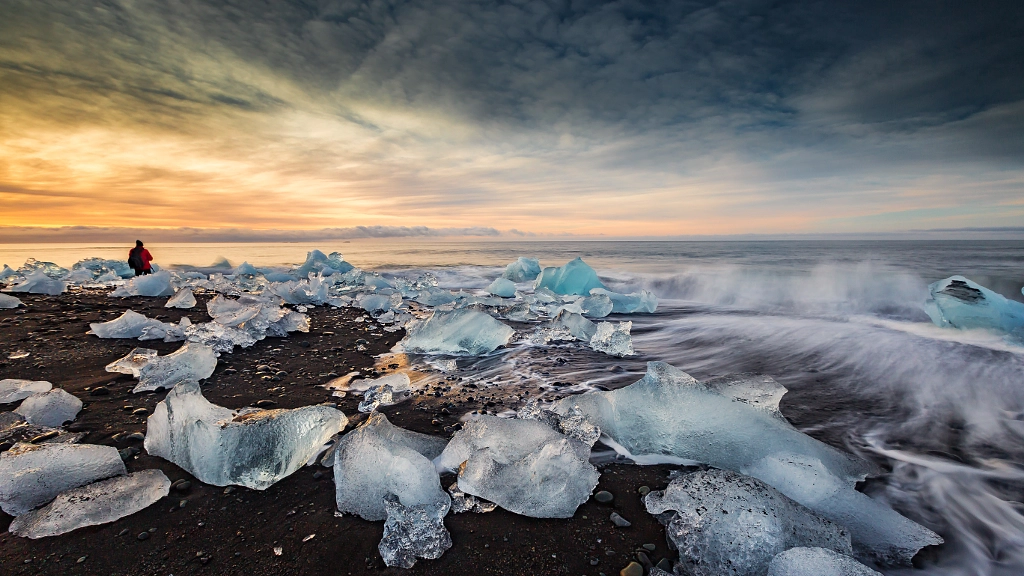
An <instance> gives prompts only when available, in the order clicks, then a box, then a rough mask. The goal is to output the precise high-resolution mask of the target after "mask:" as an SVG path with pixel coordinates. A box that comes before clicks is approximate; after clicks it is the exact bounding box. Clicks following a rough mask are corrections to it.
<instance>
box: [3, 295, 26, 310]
mask: <svg viewBox="0 0 1024 576" xmlns="http://www.w3.org/2000/svg"><path fill="white" fill-rule="evenodd" d="M24 305H25V303H24V302H22V301H21V300H19V299H17V298H15V297H14V296H10V295H7V294H0V310H12V309H14V308H17V307H18V306H24Z"/></svg>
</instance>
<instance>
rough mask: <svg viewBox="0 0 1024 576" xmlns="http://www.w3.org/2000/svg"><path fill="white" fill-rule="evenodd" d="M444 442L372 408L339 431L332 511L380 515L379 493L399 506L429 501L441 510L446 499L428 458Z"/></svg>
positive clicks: (382, 515)
mask: <svg viewBox="0 0 1024 576" xmlns="http://www.w3.org/2000/svg"><path fill="white" fill-rule="evenodd" d="M446 444H447V442H446V441H445V440H444V439H442V438H435V437H433V436H428V435H426V434H419V433H416V432H412V431H409V430H404V429H402V428H398V427H396V426H394V425H392V424H391V423H390V422H388V419H387V418H386V417H384V415H383V414H381V413H380V412H374V413H373V414H371V415H370V417H369V418H367V420H366V422H365V423H363V424H362V425H361V426H359V427H358V428H356V429H355V430H353V431H352V432H349V433H348V434H345V435H344V436H342V437H341V440H339V441H338V446H337V448H336V449H335V452H334V485H335V494H336V499H337V503H338V510H340V511H342V512H346V513H350V514H356V515H358V516H359V517H361V518H363V519H365V520H384V519H385V518H386V517H387V511H386V510H385V508H384V497H385V496H387V495H389V494H390V495H394V496H395V497H397V498H398V500H399V501H400V502H401V503H402V505H403V506H407V507H411V506H419V505H422V504H429V505H430V506H431V507H432V508H434V509H444V511H445V512H447V510H448V506H449V505H450V504H451V498H450V497H449V496H448V494H446V493H445V492H444V490H442V489H441V481H440V479H439V477H438V475H437V470H435V469H434V464H433V462H432V460H433V459H434V458H437V456H438V455H440V454H441V451H442V450H444V447H445V445H446ZM442 516H443V514H442Z"/></svg>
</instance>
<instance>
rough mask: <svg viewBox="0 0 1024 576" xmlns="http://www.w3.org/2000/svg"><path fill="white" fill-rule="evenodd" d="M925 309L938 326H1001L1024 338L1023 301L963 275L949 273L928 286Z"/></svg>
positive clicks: (991, 327) (992, 328)
mask: <svg viewBox="0 0 1024 576" xmlns="http://www.w3.org/2000/svg"><path fill="white" fill-rule="evenodd" d="M928 292H929V294H930V295H931V298H929V299H928V301H927V302H925V305H924V310H925V312H927V313H928V316H929V317H931V319H932V322H933V323H935V325H936V326H940V327H943V328H947V327H952V328H960V329H971V328H984V329H988V330H998V331H1001V332H1005V333H1007V334H1011V335H1014V336H1016V337H1018V338H1021V339H1024V304H1021V303H1020V302H1016V301H1014V300H1010V299H1008V298H1006V297H1004V296H1003V295H1002V294H998V293H996V292H993V291H992V290H989V289H988V288H985V287H984V286H981V285H980V284H977V283H975V282H972V281H970V280H968V279H967V278H964V277H963V276H950V277H949V278H946V279H945V280H940V281H938V282H935V283H933V284H931V285H930V286H928Z"/></svg>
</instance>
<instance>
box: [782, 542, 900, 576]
mask: <svg viewBox="0 0 1024 576" xmlns="http://www.w3.org/2000/svg"><path fill="white" fill-rule="evenodd" d="M767 576H882V574H881V573H880V572H876V571H874V570H872V569H871V568H868V567H867V566H865V565H863V564H861V563H860V562H857V561H856V560H854V559H853V558H850V557H849V556H844V555H843V554H840V553H838V552H833V551H832V550H829V549H827V548H790V549H789V550H786V551H785V552H782V553H780V554H779V555H778V556H776V557H775V558H773V559H772V561H771V564H769V565H768V574H767Z"/></svg>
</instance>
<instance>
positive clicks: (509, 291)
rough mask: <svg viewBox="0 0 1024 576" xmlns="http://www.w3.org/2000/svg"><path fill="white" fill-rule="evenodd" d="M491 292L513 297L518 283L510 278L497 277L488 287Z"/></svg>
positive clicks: (503, 296)
mask: <svg viewBox="0 0 1024 576" xmlns="http://www.w3.org/2000/svg"><path fill="white" fill-rule="evenodd" d="M487 292H488V293H489V294H494V295H495V296H501V297H502V298H511V297H513V296H515V295H516V285H515V283H514V282H512V281H511V280H509V279H508V278H496V279H495V280H494V282H491V285H490V286H488V287H487Z"/></svg>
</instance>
